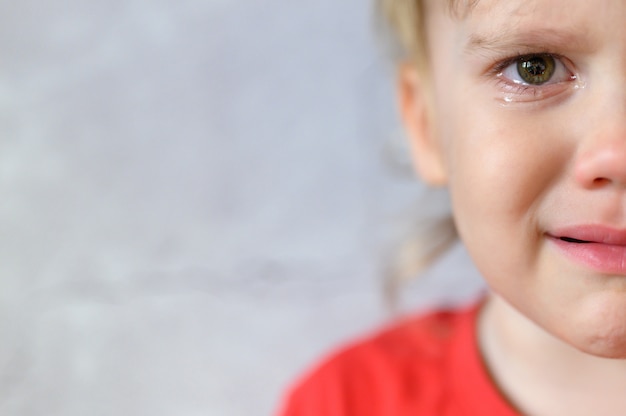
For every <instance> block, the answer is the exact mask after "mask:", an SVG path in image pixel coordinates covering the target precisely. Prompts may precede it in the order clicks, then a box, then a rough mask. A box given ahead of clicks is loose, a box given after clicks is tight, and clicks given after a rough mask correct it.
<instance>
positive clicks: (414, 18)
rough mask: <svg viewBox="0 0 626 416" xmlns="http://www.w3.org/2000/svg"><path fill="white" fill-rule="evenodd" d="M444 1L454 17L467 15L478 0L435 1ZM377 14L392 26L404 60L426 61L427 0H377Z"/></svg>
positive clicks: (388, 25)
mask: <svg viewBox="0 0 626 416" xmlns="http://www.w3.org/2000/svg"><path fill="white" fill-rule="evenodd" d="M433 1H445V2H446V3H445V6H446V8H447V11H448V13H449V14H450V16H451V17H455V18H462V17H464V16H466V15H467V14H468V13H469V12H470V11H471V10H472V9H473V8H474V7H475V6H476V4H477V3H478V2H479V0H433ZM376 6H377V9H378V12H379V13H378V14H379V15H380V16H381V17H382V18H383V21H384V23H385V26H387V27H388V28H390V29H391V32H393V36H394V38H395V40H396V42H395V45H396V46H397V47H398V48H396V52H399V53H400V54H401V57H402V58H403V59H405V60H407V59H409V60H411V61H413V62H414V63H420V64H422V63H424V61H425V60H426V58H427V55H428V53H427V47H426V33H425V31H424V14H425V11H426V6H425V0H376Z"/></svg>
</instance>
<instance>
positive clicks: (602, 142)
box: [402, 0, 626, 357]
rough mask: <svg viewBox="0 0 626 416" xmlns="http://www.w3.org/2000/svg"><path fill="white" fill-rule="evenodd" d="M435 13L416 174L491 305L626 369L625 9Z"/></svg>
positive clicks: (481, 5)
mask: <svg viewBox="0 0 626 416" xmlns="http://www.w3.org/2000/svg"><path fill="white" fill-rule="evenodd" d="M427 3H428V14H427V35H428V36H429V40H428V44H429V47H430V53H431V56H430V58H429V59H430V74H429V77H430V78H429V80H430V81H429V82H431V86H432V94H428V87H424V85H423V84H421V81H420V77H419V76H417V77H412V74H411V73H410V71H406V72H405V73H404V77H403V80H404V83H403V84H402V88H403V93H404V94H403V103H402V106H403V113H404V118H405V122H406V124H407V127H408V129H409V131H410V133H411V135H412V141H413V144H414V147H415V154H416V159H417V161H418V164H419V165H420V166H419V168H420V171H421V173H422V174H423V175H424V176H425V178H426V179H427V180H428V181H430V182H433V183H443V184H446V185H447V186H448V187H449V189H450V194H451V197H452V203H453V209H454V215H455V218H456V221H457V225H458V228H459V232H460V235H461V237H462V239H463V241H464V242H465V243H466V245H467V248H468V250H469V251H470V253H471V255H472V257H473V258H474V260H475V262H476V264H477V265H478V268H479V269H480V270H481V272H482V274H483V275H484V277H485V278H486V280H487V281H488V283H489V285H490V287H491V288H492V290H493V292H494V293H495V294H496V296H500V297H501V298H503V299H505V300H506V301H508V302H509V303H510V304H511V305H513V306H514V307H515V308H516V309H518V310H519V311H520V312H521V313H522V314H524V315H526V316H527V317H529V318H530V319H532V320H533V321H535V322H536V323H538V324H539V325H540V326H542V327H543V328H545V329H546V330H547V331H548V332H550V333H552V334H554V335H556V336H558V337H559V338H561V339H563V340H565V341H566V342H568V343H570V344H571V345H573V346H575V347H577V348H579V349H581V350H584V351H586V352H590V353H593V354H596V355H601V356H614V357H615V356H620V357H626V24H625V22H626V1H623V0H594V1H589V0H507V1H497V0H480V1H479V2H478V4H477V5H476V7H475V8H474V9H473V10H472V11H471V12H470V13H469V14H468V15H467V16H465V17H459V18H452V17H450V16H449V14H448V12H447V11H446V10H445V7H444V6H443V5H442V3H445V2H444V1H441V0H431V1H429V2H427ZM413 75H414V74H413ZM425 102H426V103H428V108H430V109H431V110H432V111H431V114H432V118H430V119H429V118H427V117H425V116H424V113H425V110H424V107H422V104H423V103H425ZM561 237H565V238H569V239H572V240H569V241H563V240H561V239H559V238H561ZM574 240H584V241H589V242H590V243H580V242H574Z"/></svg>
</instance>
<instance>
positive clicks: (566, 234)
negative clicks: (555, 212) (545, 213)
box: [548, 225, 626, 246]
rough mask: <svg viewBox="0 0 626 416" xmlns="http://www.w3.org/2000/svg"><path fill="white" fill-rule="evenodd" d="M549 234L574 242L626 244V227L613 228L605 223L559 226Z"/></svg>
mask: <svg viewBox="0 0 626 416" xmlns="http://www.w3.org/2000/svg"><path fill="white" fill-rule="evenodd" d="M548 234H549V235H550V236H551V237H553V238H558V239H561V240H564V241H569V242H573V243H598V244H608V245H615V246H626V228H613V227H607V226H603V225H577V226H572V227H564V228H559V229H557V230H554V231H552V232H549V233H548Z"/></svg>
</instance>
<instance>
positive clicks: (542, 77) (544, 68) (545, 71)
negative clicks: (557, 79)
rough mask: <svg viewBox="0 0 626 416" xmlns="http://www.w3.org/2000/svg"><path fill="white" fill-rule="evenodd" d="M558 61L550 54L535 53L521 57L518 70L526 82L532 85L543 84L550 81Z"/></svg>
mask: <svg viewBox="0 0 626 416" xmlns="http://www.w3.org/2000/svg"><path fill="white" fill-rule="evenodd" d="M555 68H556V62H555V61H554V58H553V57H552V56H550V55H533V56H529V57H525V58H521V59H520V60H519V61H518V62H517V72H518V74H519V76H520V77H522V79H523V80H524V82H526V83H528V84H531V85H541V84H545V83H546V82H548V81H550V78H552V75H554V70H555Z"/></svg>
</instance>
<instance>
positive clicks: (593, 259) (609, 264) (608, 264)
mask: <svg viewBox="0 0 626 416" xmlns="http://www.w3.org/2000/svg"><path fill="white" fill-rule="evenodd" d="M550 240H551V241H552V242H553V243H554V244H555V245H556V246H557V247H558V248H559V249H560V250H561V251H562V252H563V253H565V255H566V256H567V257H569V258H570V259H572V260H573V261H575V262H577V263H579V264H582V265H584V266H587V267H589V268H591V269H593V270H596V271H598V272H601V273H607V274H619V275H626V246H622V245H613V244H603V243H568V242H567V241H563V240H561V239H558V238H554V237H551V238H550Z"/></svg>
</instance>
